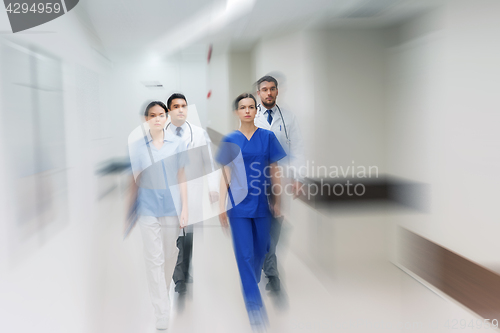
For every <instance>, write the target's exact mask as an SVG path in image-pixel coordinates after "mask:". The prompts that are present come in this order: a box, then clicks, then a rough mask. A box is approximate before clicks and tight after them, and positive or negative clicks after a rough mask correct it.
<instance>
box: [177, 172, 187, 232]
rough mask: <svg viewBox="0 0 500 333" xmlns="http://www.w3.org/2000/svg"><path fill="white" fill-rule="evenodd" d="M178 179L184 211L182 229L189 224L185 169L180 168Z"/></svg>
mask: <svg viewBox="0 0 500 333" xmlns="http://www.w3.org/2000/svg"><path fill="white" fill-rule="evenodd" d="M177 179H178V180H179V187H180V190H181V202H182V211H181V216H179V223H180V226H181V228H184V227H185V226H187V224H188V200H187V182H186V173H185V171H184V168H180V169H179V171H178V172H177Z"/></svg>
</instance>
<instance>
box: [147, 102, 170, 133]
mask: <svg viewBox="0 0 500 333" xmlns="http://www.w3.org/2000/svg"><path fill="white" fill-rule="evenodd" d="M146 121H147V122H148V123H149V128H151V129H163V128H165V123H166V122H167V114H166V113H165V110H164V109H163V108H162V107H161V106H159V105H155V106H153V107H152V108H150V109H149V111H148V116H147V117H146Z"/></svg>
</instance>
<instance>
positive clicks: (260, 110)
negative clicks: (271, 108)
mask: <svg viewBox="0 0 500 333" xmlns="http://www.w3.org/2000/svg"><path fill="white" fill-rule="evenodd" d="M276 108H278V111H279V113H280V116H281V121H282V122H283V129H284V130H285V137H286V143H287V144H288V145H290V138H288V131H287V130H286V123H285V118H283V113H281V109H280V107H279V105H278V104H276ZM257 109H258V112H259V113H260V112H262V107H261V105H260V104H259V105H258V106H257Z"/></svg>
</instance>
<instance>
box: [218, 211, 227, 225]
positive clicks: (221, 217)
mask: <svg viewBox="0 0 500 333" xmlns="http://www.w3.org/2000/svg"><path fill="white" fill-rule="evenodd" d="M219 221H220V225H221V226H222V227H223V228H227V227H228V226H229V222H228V221H227V213H226V212H222V213H220V214H219Z"/></svg>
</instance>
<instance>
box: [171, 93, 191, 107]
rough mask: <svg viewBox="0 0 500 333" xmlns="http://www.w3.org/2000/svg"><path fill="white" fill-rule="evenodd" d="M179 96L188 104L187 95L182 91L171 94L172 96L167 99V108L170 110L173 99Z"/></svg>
mask: <svg viewBox="0 0 500 333" xmlns="http://www.w3.org/2000/svg"><path fill="white" fill-rule="evenodd" d="M177 98H180V99H183V100H184V101H185V102H186V104H187V102H188V101H187V99H186V96H184V95H183V94H180V93H174V94H172V95H170V97H169V98H168V100H167V108H168V109H169V110H170V107H171V106H172V101H173V100H174V99H177Z"/></svg>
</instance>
